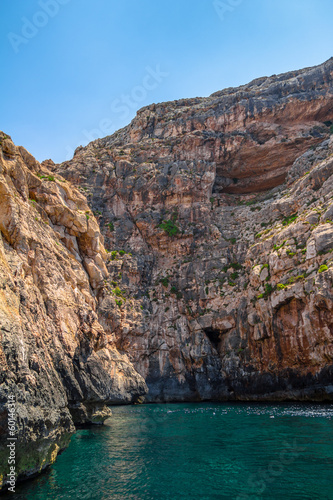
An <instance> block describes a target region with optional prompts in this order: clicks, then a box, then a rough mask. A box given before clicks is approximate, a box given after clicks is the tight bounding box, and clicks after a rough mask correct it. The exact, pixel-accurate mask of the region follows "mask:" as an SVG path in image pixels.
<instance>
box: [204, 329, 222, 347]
mask: <svg viewBox="0 0 333 500" xmlns="http://www.w3.org/2000/svg"><path fill="white" fill-rule="evenodd" d="M204 332H205V334H206V335H207V337H208V339H209V341H210V343H211V344H212V345H213V347H215V349H216V350H217V348H218V346H219V343H220V340H221V337H220V334H221V332H220V331H219V330H215V329H214V328H204Z"/></svg>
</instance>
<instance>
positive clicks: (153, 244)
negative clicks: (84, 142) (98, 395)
mask: <svg viewBox="0 0 333 500" xmlns="http://www.w3.org/2000/svg"><path fill="white" fill-rule="evenodd" d="M332 82H333V59H330V60H329V61H327V62H326V63H324V64H323V65H321V66H318V67H315V68H307V69H305V70H301V71H295V72H290V73H287V74H285V75H278V76H273V77H269V78H262V79H258V80H255V81H254V82H251V83H250V84H248V85H244V86H242V87H240V88H238V89H227V90H225V91H222V92H217V93H215V94H213V95H212V96H210V97H208V98H195V99H182V100H180V101H175V102H168V103H161V104H153V105H151V106H147V107H145V108H143V109H141V110H140V111H138V113H137V116H136V118H135V119H134V120H133V121H132V123H131V124H130V125H129V126H128V127H125V128H124V129H122V130H120V131H118V132H116V133H115V134H114V135H113V136H110V137H106V138H104V139H98V140H96V141H94V142H92V143H91V144H89V145H88V146H87V147H85V148H79V149H78V150H77V151H76V153H75V156H74V158H73V160H71V161H69V162H65V163H63V164H61V165H56V166H54V168H53V170H54V171H55V172H58V173H61V175H63V176H64V177H65V178H67V179H68V180H71V181H72V182H74V183H76V184H77V185H79V186H81V188H83V189H85V190H87V191H88V192H89V193H90V197H89V200H90V203H91V206H92V208H93V211H94V213H98V214H99V215H98V220H99V223H100V227H101V230H102V233H103V235H104V237H105V242H106V247H107V249H108V251H109V252H110V253H109V254H108V255H109V259H108V260H107V267H108V272H109V274H110V276H109V278H107V283H108V285H107V287H109V290H110V292H107V291H106V290H104V291H103V292H102V293H101V294H100V295H99V297H98V305H97V313H98V315H99V321H100V322H101V324H102V325H103V326H104V328H106V329H109V330H110V331H112V332H113V334H114V336H115V341H116V343H117V346H118V347H119V349H121V350H122V351H125V352H127V353H128V355H129V356H130V358H131V360H132V362H133V364H134V366H135V367H136V369H137V370H138V371H139V373H140V374H141V375H142V376H143V377H144V378H145V380H146V382H147V384H148V386H149V393H148V396H147V399H148V400H152V401H166V400H172V399H177V400H199V399H209V398H217V399H218V398H220V399H223V398H226V399H227V398H231V399H235V398H239V399H241V398H243V399H251V398H252V399H267V398H271V399H274V398H275V399H281V398H286V399H288V398H290V399H294V398H300V399H302V398H304V399H311V398H312V397H313V399H317V398H319V399H320V398H321V399H325V398H328V399H330V398H331V393H330V392H329V390H328V388H327V387H328V385H327V381H328V378H329V373H331V372H330V370H332V356H331V350H330V349H331V348H330V347H328V345H331V344H332V338H331V332H332V321H333V320H332V315H331V312H329V311H331V309H330V307H331V306H330V304H331V301H332V293H331V291H330V290H331V289H330V286H331V285H330V284H331V279H332V266H331V253H329V252H330V250H331V249H332V242H331V237H330V227H331V224H330V223H328V222H326V219H325V217H323V216H324V214H327V218H329V217H330V215H329V214H330V213H331V205H332V198H331V196H332V183H333V178H332V173H333V161H332V156H331V155H332V153H333V142H332V138H331V136H330V133H331V124H332V122H333V114H332V113H333V111H332V96H333V89H332ZM82 179H83V180H82ZM284 181H285V183H284ZM270 188H273V189H270ZM268 189H270V190H268ZM119 250H124V251H125V254H123V255H121V254H120V253H119ZM117 251H118V252H117ZM112 252H113V253H112ZM323 252H327V253H325V254H324V253H323ZM110 256H111V258H110ZM326 261H327V266H328V270H327V271H324V272H321V273H319V268H320V266H321V265H322V263H324V262H326ZM319 278H320V279H319ZM117 287H118V292H117V293H118V294H120V295H119V297H118V299H117V300H118V301H120V302H121V303H120V302H118V303H119V307H118V308H117V309H116V310H111V309H110V303H111V302H112V301H113V299H112V295H111V296H110V295H108V294H109V293H111V294H114V293H115V292H114V290H116V289H117ZM323 289H324V290H325V301H323V299H320V300H321V302H320V301H319V298H318V297H319V296H320V297H321V296H322V295H321V294H322V290H323ZM318 294H319V295H318ZM125 300H126V301H125ZM318 301H319V302H318ZM318 303H320V304H324V303H325V305H323V306H322V307H324V308H325V311H326V312H325V313H324V312H323V311H322V310H321V308H320V307H318V306H317V305H315V304H318ZM327 311H328V312H327ZM305 386H306V390H305V389H304V391H303V389H302V388H303V387H305ZM319 386H320V391H319V392H320V396H319V395H318V391H317V388H319ZM326 389H327V390H326ZM318 390H319V389H318Z"/></svg>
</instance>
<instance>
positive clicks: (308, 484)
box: [10, 403, 333, 500]
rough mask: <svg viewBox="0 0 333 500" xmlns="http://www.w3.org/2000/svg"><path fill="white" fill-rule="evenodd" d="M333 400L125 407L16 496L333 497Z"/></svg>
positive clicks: (78, 439)
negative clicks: (326, 403)
mask: <svg viewBox="0 0 333 500" xmlns="http://www.w3.org/2000/svg"><path fill="white" fill-rule="evenodd" d="M332 417H333V407H332V406H324V405H301V404H298V405H295V404H283V405H259V404H258V405H256V404H247V403H243V404H227V403H226V404H215V403H207V404H206V403H204V404H169V405H147V406H131V407H116V408H114V409H113V418H112V420H110V421H109V425H108V426H104V427H98V428H96V427H95V428H92V429H85V430H80V431H78V432H77V434H76V435H75V436H74V437H73V439H72V442H71V445H70V447H69V448H68V449H67V450H66V451H65V452H64V453H63V454H62V455H61V456H60V457H59V458H58V460H57V462H56V464H55V465H54V466H53V467H52V469H50V470H49V471H48V472H47V473H46V474H43V475H42V476H41V477H39V478H38V479H36V480H34V481H31V482H28V483H25V484H23V485H22V486H20V487H19V488H18V494H17V495H11V497H10V498H12V499H16V498H17V499H27V500H30V499H31V500H32V499H33V500H38V499H41V500H46V499H47V500H53V499H57V500H59V499H82V500H85V499H94V500H102V499H103V500H106V499H114V500H127V499H128V500H148V499H153V500H160V499H161V500H163V499H172V500H174V499H175V500H178V499H183V498H188V499H228V500H230V499H236V500H245V499H251V500H255V499H269V500H275V499H279V500H280V499H283V500H289V499H296V500H303V499H309V500H316V499H321V500H322V499H325V500H332V499H333V432H332V427H333V418H332Z"/></svg>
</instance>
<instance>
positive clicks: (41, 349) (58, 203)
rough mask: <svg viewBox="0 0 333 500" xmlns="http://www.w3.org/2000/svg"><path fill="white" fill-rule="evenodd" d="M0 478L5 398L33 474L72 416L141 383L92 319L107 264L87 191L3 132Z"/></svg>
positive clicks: (97, 412)
mask: <svg viewBox="0 0 333 500" xmlns="http://www.w3.org/2000/svg"><path fill="white" fill-rule="evenodd" d="M0 231H1V233H0V295H1V300H0V331H1V343H0V359H1V368H0V439H1V452H0V464H1V466H0V480H1V481H0V484H2V482H3V480H4V475H5V474H7V472H8V466H7V460H8V453H9V451H8V448H7V447H6V444H7V443H8V441H7V438H8V402H9V401H10V397H12V396H13V397H14V400H15V406H16V414H17V421H16V426H17V435H16V437H17V438H18V442H17V445H16V451H17V456H16V473H17V474H18V475H19V476H20V475H24V476H30V475H33V474H35V473H37V472H39V471H41V470H42V469H43V468H45V467H46V466H47V465H49V464H50V463H52V462H53V461H54V460H55V458H56V456H57V453H58V452H59V451H61V450H62V449H63V448H64V447H65V446H67V444H68V442H69V439H70V436H71V434H72V433H73V432H74V430H75V427H74V424H83V423H89V422H95V423H98V422H103V420H104V419H105V418H107V417H108V416H109V415H110V413H111V412H110V410H109V409H108V407H107V406H106V405H110V404H114V403H124V402H128V403H129V402H132V401H134V400H135V399H136V398H138V397H139V396H140V395H143V394H144V393H145V392H146V384H145V382H144V380H143V379H142V377H140V375H138V373H136V371H135V370H134V368H133V366H132V365H131V363H130V362H129V360H128V358H127V356H124V355H121V354H120V353H119V352H118V351H117V349H116V347H115V342H114V338H113V337H112V335H110V334H108V333H107V332H106V331H105V330H104V329H103V327H102V325H101V324H100V323H99V321H98V316H97V313H96V298H95V295H96V293H98V290H99V288H100V287H103V286H104V279H106V278H107V275H108V273H107V269H106V266H105V264H104V260H105V255H106V253H105V250H104V246H103V237H102V235H101V233H100V231H99V227H98V224H97V222H96V219H95V218H94V216H93V214H92V213H91V210H90V209H89V207H88V205H87V203H86V199H85V197H84V196H83V195H82V194H80V193H79V191H77V190H76V189H75V188H73V187H72V186H70V185H69V183H68V182H67V181H66V180H65V179H63V178H61V177H60V176H58V175H57V176H53V175H52V174H51V172H49V171H48V170H47V169H46V168H43V167H41V165H40V164H39V163H38V162H37V161H36V160H35V159H34V158H33V157H32V156H31V155H30V154H29V153H28V152H27V151H26V150H25V149H23V148H21V147H16V146H14V144H13V142H12V141H11V139H10V137H8V136H6V135H5V134H3V133H0Z"/></svg>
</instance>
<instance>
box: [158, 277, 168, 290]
mask: <svg viewBox="0 0 333 500" xmlns="http://www.w3.org/2000/svg"><path fill="white" fill-rule="evenodd" d="M160 283H162V285H163V286H164V287H165V288H168V286H169V278H161V279H160Z"/></svg>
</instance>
